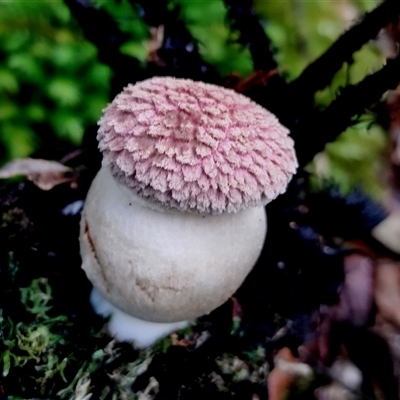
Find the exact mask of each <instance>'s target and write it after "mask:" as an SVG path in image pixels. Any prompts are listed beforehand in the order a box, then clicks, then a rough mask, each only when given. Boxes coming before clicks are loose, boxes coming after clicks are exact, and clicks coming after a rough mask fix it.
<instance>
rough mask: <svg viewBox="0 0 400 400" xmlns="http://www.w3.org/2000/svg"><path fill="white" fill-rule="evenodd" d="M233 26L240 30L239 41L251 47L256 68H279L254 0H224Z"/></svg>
mask: <svg viewBox="0 0 400 400" xmlns="http://www.w3.org/2000/svg"><path fill="white" fill-rule="evenodd" d="M224 3H225V6H226V8H227V10H228V20H229V22H230V25H231V28H232V29H233V30H236V31H238V33H239V39H238V42H239V43H240V44H242V45H244V46H246V47H248V48H249V50H250V54H251V57H252V59H253V67H254V70H256V71H257V70H263V71H271V70H274V69H276V68H277V63H276V61H275V59H274V55H273V52H272V50H271V49H272V45H271V41H270V40H269V38H268V36H267V35H266V33H265V31H264V28H263V27H262V25H261V24H260V21H259V19H258V18H257V15H256V13H255V12H254V9H253V8H252V3H253V1H252V0H224Z"/></svg>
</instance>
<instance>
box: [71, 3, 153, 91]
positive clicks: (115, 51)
mask: <svg viewBox="0 0 400 400" xmlns="http://www.w3.org/2000/svg"><path fill="white" fill-rule="evenodd" d="M65 3H66V5H67V6H68V7H69V9H70V11H71V14H72V15H73V16H74V18H75V19H76V21H77V22H78V23H79V25H80V27H81V28H82V31H83V33H84V35H85V36H86V38H87V39H88V40H89V41H90V42H92V43H93V44H94V45H95V46H96V47H97V51H98V58H99V61H101V62H103V63H105V64H107V65H109V66H110V67H111V69H112V71H113V73H114V77H113V81H112V89H111V91H112V95H114V94H116V93H118V92H119V91H121V89H122V88H123V87H124V86H125V85H126V84H127V83H134V82H136V81H138V80H141V79H144V78H145V77H146V74H145V72H144V71H143V70H142V69H141V68H140V64H139V61H138V60H136V59H135V58H133V57H129V56H127V55H124V54H121V52H120V51H119V48H120V46H121V45H122V44H123V43H124V42H125V41H126V40H127V39H128V38H129V37H128V35H126V34H124V33H122V32H121V31H120V30H119V27H118V25H117V23H116V22H115V21H114V20H113V19H112V18H111V17H110V15H108V14H107V12H106V11H104V10H101V9H97V8H95V7H94V6H93V5H92V4H91V2H90V0H65Z"/></svg>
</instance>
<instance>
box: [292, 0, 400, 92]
mask: <svg viewBox="0 0 400 400" xmlns="http://www.w3.org/2000/svg"><path fill="white" fill-rule="evenodd" d="M399 13H400V1H399V0H385V1H384V2H383V3H382V4H381V5H380V6H379V7H377V8H376V9H375V10H373V11H372V12H370V13H369V14H367V15H366V16H365V17H364V18H363V20H362V21H361V22H360V23H359V24H357V25H355V26H353V27H352V28H351V29H349V30H348V31H347V32H346V33H344V34H343V35H342V36H341V37H340V38H339V39H338V40H337V41H336V42H335V43H334V44H333V45H332V46H331V47H330V48H329V49H328V50H327V51H326V52H325V53H324V54H323V55H322V56H321V57H319V58H318V59H317V60H316V61H314V62H313V63H311V64H310V65H309V66H308V67H307V68H306V69H305V70H304V71H303V72H302V74H301V75H300V76H299V77H298V78H297V79H295V80H294V81H293V82H291V83H290V84H289V88H290V92H291V94H292V96H293V95H294V97H296V98H301V97H302V96H304V93H309V94H310V95H312V94H313V93H315V92H316V91H317V90H320V89H324V88H325V87H326V86H327V85H329V83H330V82H331V81H332V79H333V76H334V75H335V73H336V72H337V71H339V69H340V68H341V66H342V65H343V63H344V62H346V61H349V60H351V58H352V56H353V53H354V52H356V51H357V50H359V49H360V48H361V47H362V46H363V45H364V44H365V43H367V42H368V41H369V40H371V39H374V38H375V37H376V36H377V34H378V32H379V31H380V29H382V28H383V27H384V26H385V25H387V24H388V23H389V22H391V21H393V20H394V19H396V18H397V15H398V14H399Z"/></svg>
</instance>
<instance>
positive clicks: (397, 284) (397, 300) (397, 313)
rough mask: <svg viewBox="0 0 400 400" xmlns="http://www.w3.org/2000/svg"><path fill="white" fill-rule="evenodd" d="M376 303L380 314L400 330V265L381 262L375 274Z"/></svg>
mask: <svg viewBox="0 0 400 400" xmlns="http://www.w3.org/2000/svg"><path fill="white" fill-rule="evenodd" d="M375 303H376V306H377V309H378V313H379V314H380V316H381V317H383V318H384V319H385V320H386V321H388V322H390V323H392V324H394V325H395V326H396V327H397V329H400V265H399V264H398V263H396V262H394V261H390V260H388V261H385V262H381V263H380V264H379V265H378V266H377V268H376V272H375Z"/></svg>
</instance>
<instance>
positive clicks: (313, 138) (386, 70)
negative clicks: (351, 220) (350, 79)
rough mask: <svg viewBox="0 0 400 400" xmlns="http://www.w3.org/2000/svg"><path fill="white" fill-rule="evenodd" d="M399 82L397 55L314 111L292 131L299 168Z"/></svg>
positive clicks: (399, 63) (398, 58) (399, 58)
mask: <svg viewBox="0 0 400 400" xmlns="http://www.w3.org/2000/svg"><path fill="white" fill-rule="evenodd" d="M399 83H400V55H398V56H397V57H396V58H394V59H392V60H388V62H387V64H386V65H385V66H384V67H383V68H382V69H381V70H379V71H378V72H376V73H374V74H372V75H369V76H367V77H366V78H364V79H363V80H362V81H361V82H360V83H359V84H357V85H349V86H346V87H345V88H344V89H342V92H341V94H340V95H339V96H338V97H337V98H336V99H335V100H334V101H333V102H332V103H331V104H330V105H329V106H328V107H327V108H326V109H325V110H323V111H321V112H318V111H314V112H313V113H311V114H310V115H309V116H308V117H307V118H306V119H305V120H303V121H302V122H300V123H299V125H298V126H297V127H295V128H294V129H293V130H292V134H293V138H294V140H295V142H296V151H297V156H298V159H299V163H300V166H304V165H306V164H307V163H308V162H309V161H311V160H312V159H313V157H314V156H315V155H316V154H317V153H318V152H320V151H322V150H323V149H324V147H325V145H326V144H327V143H329V142H332V141H333V140H335V139H336V138H337V137H338V135H339V134H340V133H342V132H343V131H344V130H345V129H346V128H347V127H348V126H350V125H351V124H352V123H353V120H352V119H353V118H354V117H356V116H359V115H361V114H362V113H363V112H364V111H365V108H367V107H369V106H371V105H372V104H373V103H374V102H376V101H378V100H379V99H380V98H381V97H382V95H383V94H384V93H385V92H386V91H387V90H390V89H394V88H395V87H396V86H397V85H398V84H399Z"/></svg>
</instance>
